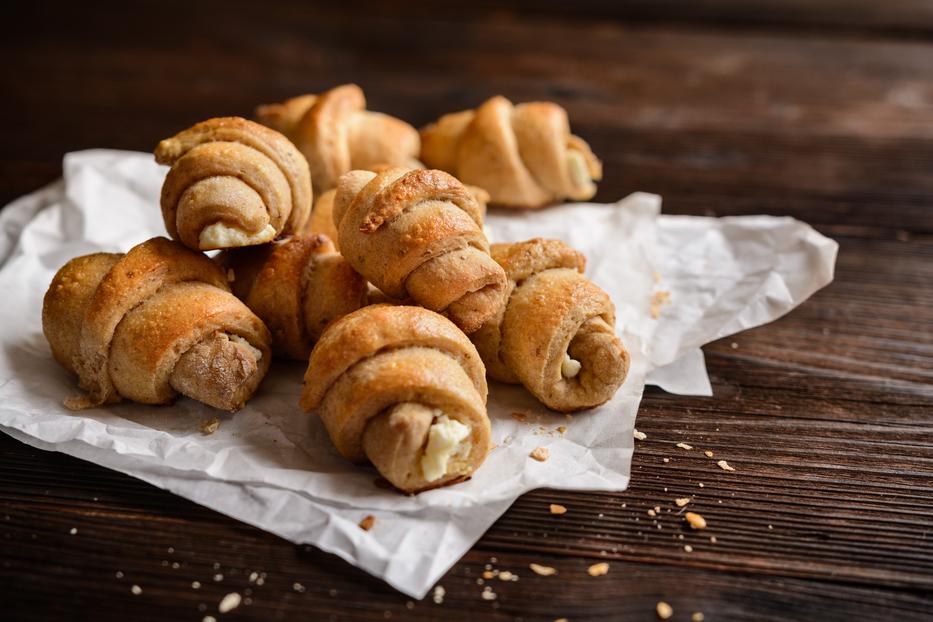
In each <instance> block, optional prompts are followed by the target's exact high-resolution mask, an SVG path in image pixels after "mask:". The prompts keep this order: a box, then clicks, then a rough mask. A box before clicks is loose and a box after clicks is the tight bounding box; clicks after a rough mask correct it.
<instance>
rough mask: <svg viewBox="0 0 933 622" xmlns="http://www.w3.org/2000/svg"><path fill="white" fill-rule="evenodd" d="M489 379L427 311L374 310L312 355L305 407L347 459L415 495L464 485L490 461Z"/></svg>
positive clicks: (348, 322)
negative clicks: (372, 468)
mask: <svg viewBox="0 0 933 622" xmlns="http://www.w3.org/2000/svg"><path fill="white" fill-rule="evenodd" d="M485 374H486V371H485V369H484V368H483V362H482V361H481V360H480V357H479V354H478V353H477V352H476V348H475V347H474V346H473V344H472V343H470V340H469V339H467V338H466V336H465V335H464V334H463V333H462V332H461V331H460V330H458V329H457V327H456V326H454V325H453V324H452V323H451V322H450V321H449V320H447V319H446V318H444V317H442V316H440V315H438V314H437V313H434V312H432V311H428V310H427V309H423V308H421V307H407V306H390V305H373V306H370V307H364V308H362V309H360V310H359V311H355V312H353V313H351V314H350V315H347V316H345V317H343V318H341V319H340V320H338V321H336V322H334V323H333V324H331V325H330V326H329V327H328V328H327V329H326V330H325V331H324V334H323V335H322V336H321V339H320V341H318V343H317V345H316V346H315V347H314V350H313V351H312V352H311V359H310V361H309V362H308V370H307V372H306V373H305V378H304V386H303V389H302V394H301V407H302V408H304V409H305V410H306V411H315V412H316V413H317V414H318V416H320V418H321V420H322V421H323V423H324V427H325V428H327V432H328V434H329V435H330V438H331V440H333V442H334V445H335V446H336V447H337V450H338V451H339V452H340V454H341V455H343V456H344V457H346V458H348V459H350V460H354V461H358V462H362V461H365V460H369V461H370V462H372V464H373V465H374V466H375V467H376V468H377V469H378V470H379V472H380V473H381V474H382V475H383V477H385V478H386V479H387V480H389V481H390V482H391V483H392V484H393V485H394V486H395V487H396V488H398V489H399V490H402V491H404V492H409V493H413V492H418V491H421V490H426V489H428V488H436V487H438V486H446V485H448V484H453V483H455V482H458V481H461V480H463V479H466V478H468V477H469V476H470V475H471V474H472V473H473V472H474V471H475V470H476V469H477V468H478V467H479V466H480V465H481V464H482V463H483V460H484V459H485V458H486V454H487V453H488V451H489V438H490V426H489V418H488V416H487V414H486V377H485Z"/></svg>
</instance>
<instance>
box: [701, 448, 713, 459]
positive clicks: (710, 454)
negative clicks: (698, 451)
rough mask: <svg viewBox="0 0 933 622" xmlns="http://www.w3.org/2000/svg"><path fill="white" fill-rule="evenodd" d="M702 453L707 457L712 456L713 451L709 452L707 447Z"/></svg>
mask: <svg viewBox="0 0 933 622" xmlns="http://www.w3.org/2000/svg"><path fill="white" fill-rule="evenodd" d="M703 455H704V456H706V457H707V458H712V457H713V452H711V451H710V450H709V449H707V450H706V451H704V452H703Z"/></svg>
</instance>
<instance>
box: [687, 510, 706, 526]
mask: <svg viewBox="0 0 933 622" xmlns="http://www.w3.org/2000/svg"><path fill="white" fill-rule="evenodd" d="M684 519H685V520H686V521H687V523H689V525H690V527H692V528H693V529H706V519H705V518H703V517H702V516H700V515H699V514H697V513H696V512H687V513H686V514H684Z"/></svg>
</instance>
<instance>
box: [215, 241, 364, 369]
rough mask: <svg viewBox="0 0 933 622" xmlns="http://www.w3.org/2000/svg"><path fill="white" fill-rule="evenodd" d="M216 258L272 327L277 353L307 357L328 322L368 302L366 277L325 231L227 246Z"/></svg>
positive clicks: (236, 288) (241, 294)
mask: <svg viewBox="0 0 933 622" xmlns="http://www.w3.org/2000/svg"><path fill="white" fill-rule="evenodd" d="M216 261H217V262H218V263H219V264H220V266H221V267H223V268H224V270H225V271H226V274H227V279H228V280H229V282H230V285H231V287H232V289H233V293H234V294H236V296H237V297H238V298H239V299H240V300H242V301H243V302H245V303H246V306H248V307H249V308H250V309H252V310H253V312H254V313H255V314H256V315H258V316H259V318H260V319H261V320H262V321H263V322H265V323H266V326H268V327H269V330H270V331H271V332H272V351H273V353H275V354H276V355H278V356H285V357H289V358H293V359H300V360H304V361H306V360H308V355H309V354H310V353H311V346H312V345H313V344H314V342H315V341H317V339H318V338H319V337H320V336H321V332H323V330H324V328H325V327H326V326H327V325H328V324H330V323H331V322H333V321H334V320H336V319H338V318H340V317H343V316H344V315H346V314H347V313H350V312H351V311H355V310H357V309H359V308H360V307H361V306H363V305H364V304H366V298H367V287H366V281H365V280H364V279H363V277H361V276H360V275H359V274H357V272H356V271H355V270H354V269H353V268H352V267H351V266H350V264H349V263H347V260H346V259H344V258H343V257H342V256H341V255H340V253H338V252H337V251H336V249H335V248H334V245H333V244H332V243H331V241H330V240H329V239H328V238H327V237H326V236H323V235H314V236H310V235H299V236H291V237H287V238H283V239H281V240H277V241H275V242H273V243H272V244H264V245H262V246H250V247H248V248H238V249H233V250H228V251H224V252H222V253H220V254H219V255H218V256H217V257H216Z"/></svg>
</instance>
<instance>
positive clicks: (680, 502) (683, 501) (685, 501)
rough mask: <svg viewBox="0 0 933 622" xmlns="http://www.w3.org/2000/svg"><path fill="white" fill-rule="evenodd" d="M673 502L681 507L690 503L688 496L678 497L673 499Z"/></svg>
mask: <svg viewBox="0 0 933 622" xmlns="http://www.w3.org/2000/svg"><path fill="white" fill-rule="evenodd" d="M674 503H676V504H677V507H679V508H682V507H684V506H685V505H687V504H688V503H690V497H681V498H679V499H674Z"/></svg>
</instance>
